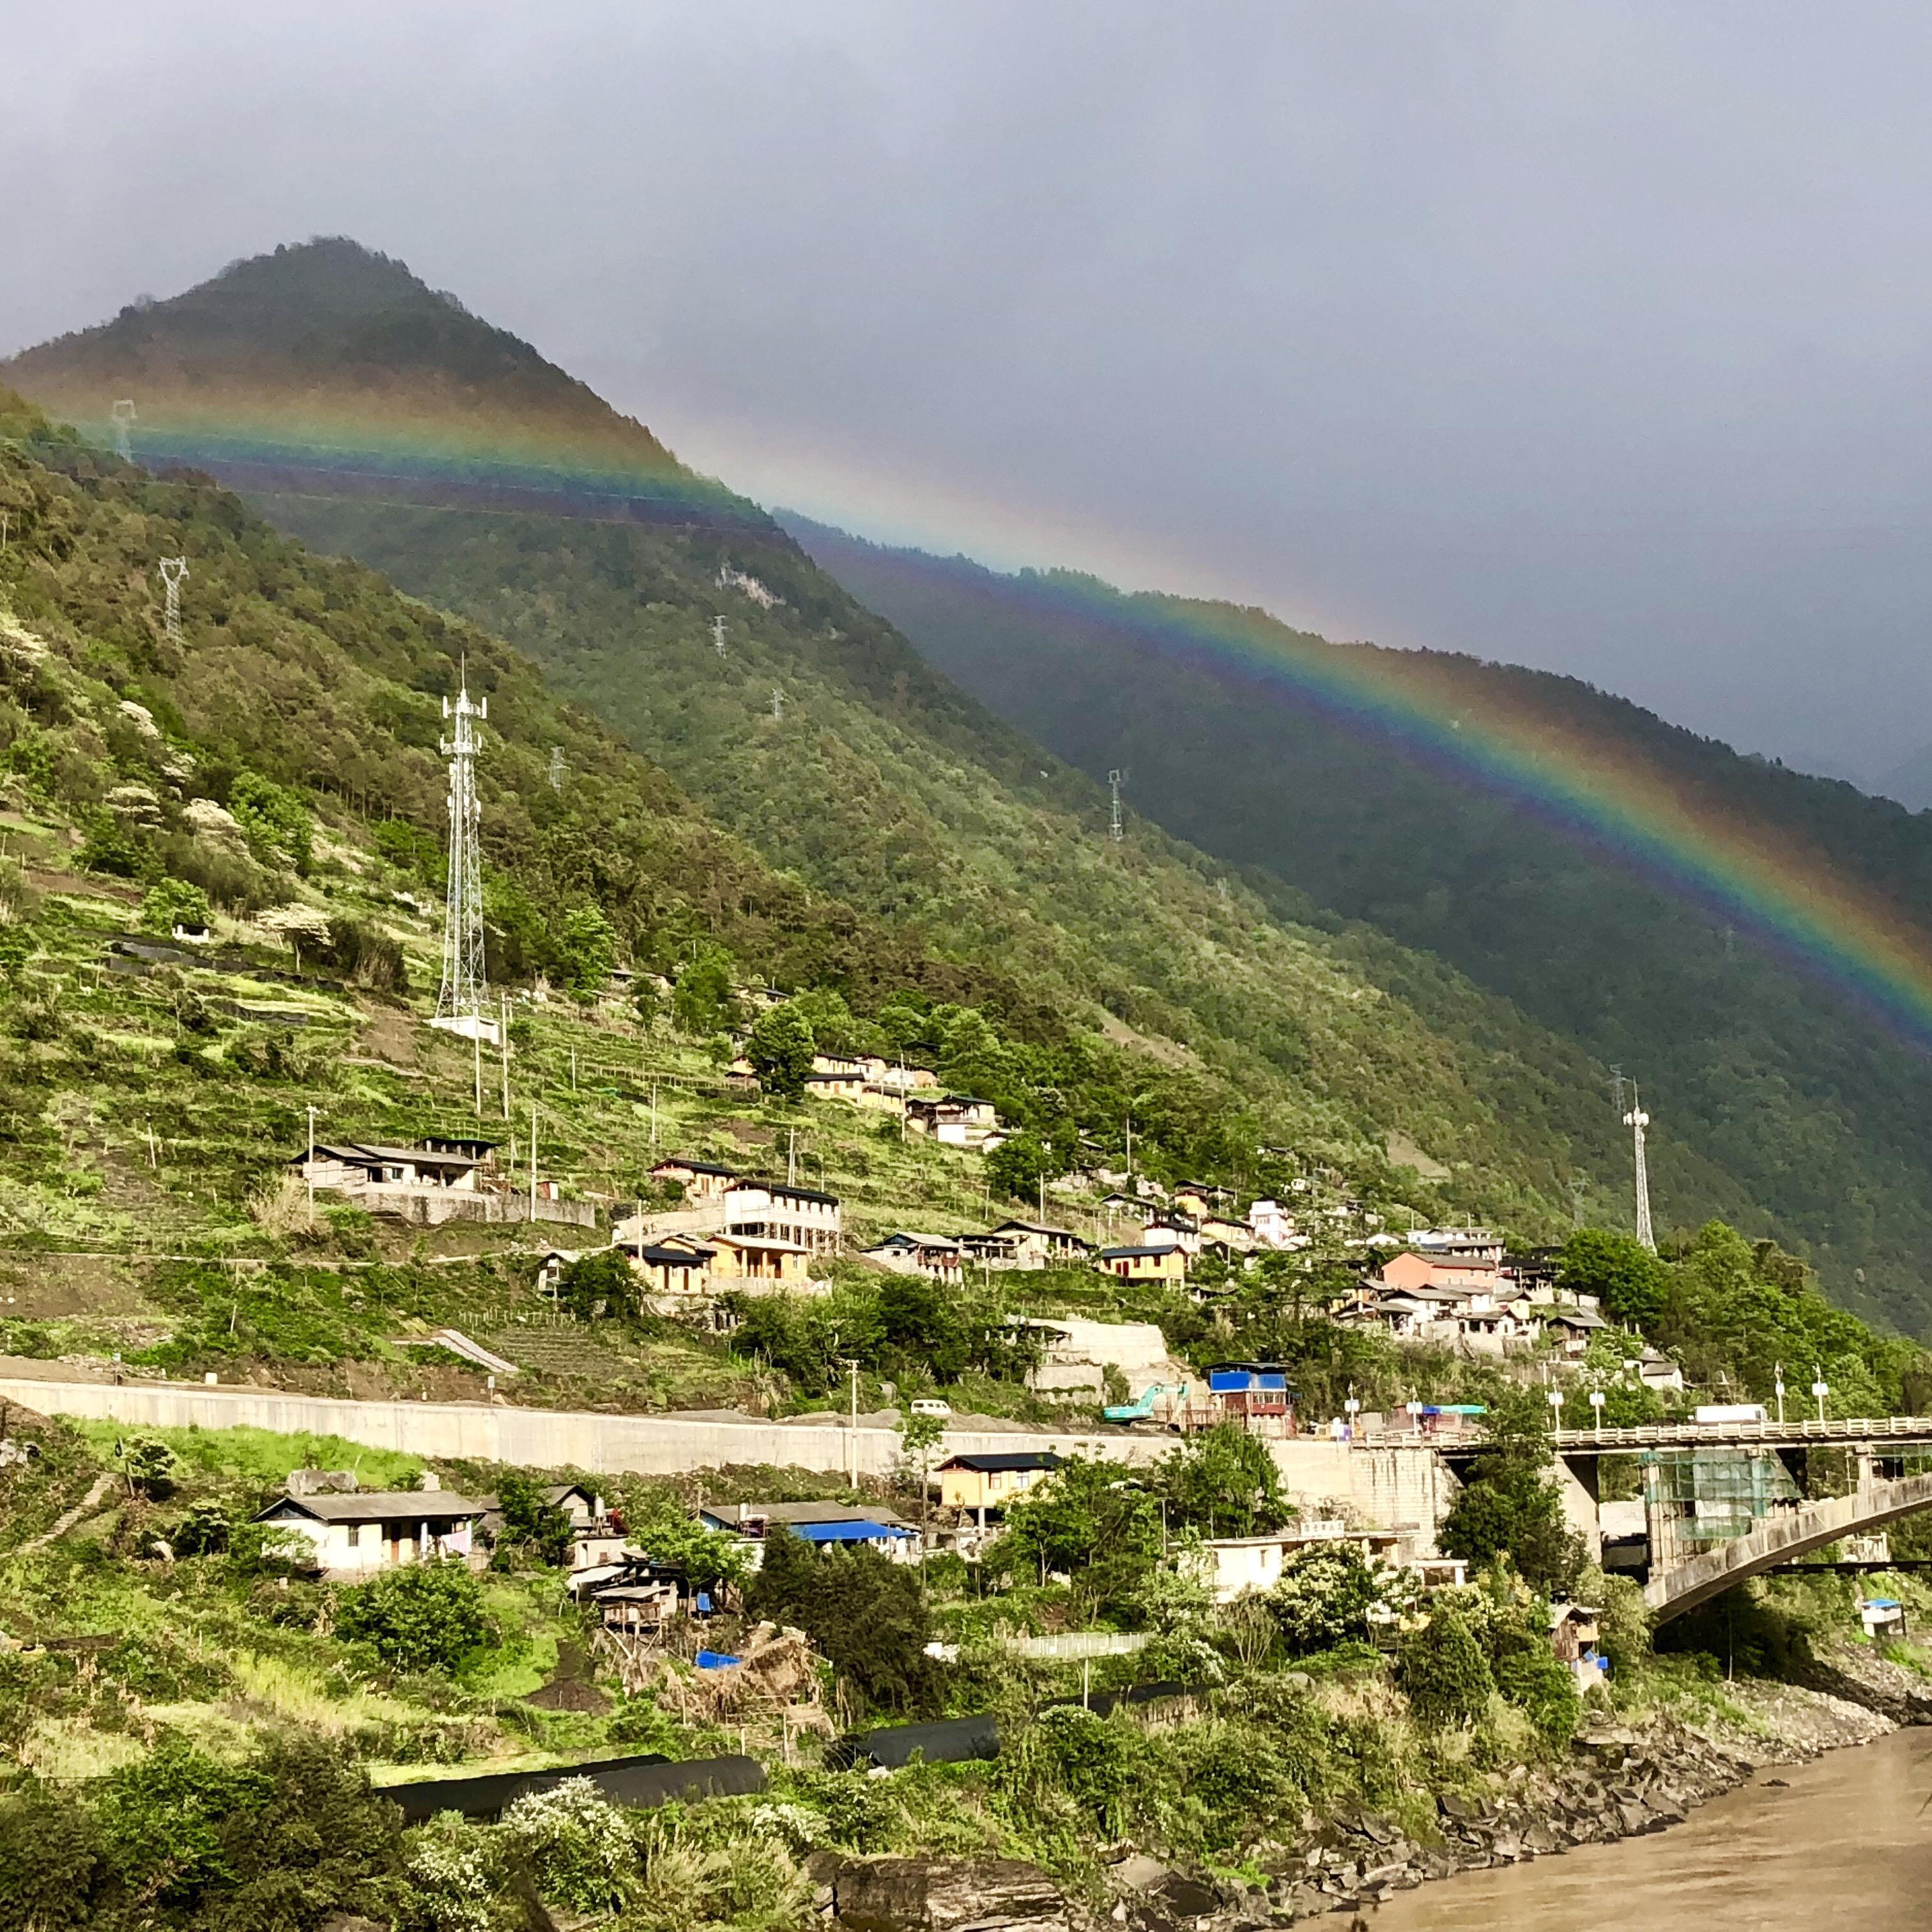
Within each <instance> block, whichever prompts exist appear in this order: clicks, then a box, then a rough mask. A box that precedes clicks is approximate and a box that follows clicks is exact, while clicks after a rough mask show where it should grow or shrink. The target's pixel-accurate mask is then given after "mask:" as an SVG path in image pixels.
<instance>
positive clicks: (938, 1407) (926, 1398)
mask: <svg viewBox="0 0 1932 1932" xmlns="http://www.w3.org/2000/svg"><path fill="white" fill-rule="evenodd" d="M912 1412H913V1415H936V1416H938V1417H939V1418H941V1421H944V1419H945V1418H947V1416H949V1415H951V1414H952V1413H953V1405H952V1404H951V1403H950V1402H941V1400H940V1399H939V1398H938V1397H937V1396H936V1395H920V1396H915V1397H913V1400H912Z"/></svg>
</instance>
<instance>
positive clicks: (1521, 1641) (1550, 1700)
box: [1490, 1616, 1583, 1744]
mask: <svg viewBox="0 0 1932 1932" xmlns="http://www.w3.org/2000/svg"><path fill="white" fill-rule="evenodd" d="M1540 1624H1541V1619H1538V1620H1537V1622H1531V1621H1530V1619H1529V1618H1527V1617H1521V1616H1512V1617H1499V1618H1497V1619H1496V1620H1495V1621H1494V1622H1493V1623H1492V1624H1491V1625H1490V1673H1491V1675H1492V1676H1493V1677H1494V1679H1495V1680H1496V1688H1497V1689H1498V1690H1499V1691H1501V1692H1502V1694H1503V1696H1504V1697H1505V1698H1506V1699H1507V1700H1508V1701H1509V1702H1510V1703H1512V1704H1514V1706H1516V1707H1517V1709H1518V1710H1520V1711H1521V1712H1523V1713H1524V1715H1526V1716H1527V1717H1528V1718H1529V1721H1530V1722H1531V1723H1532V1724H1534V1725H1535V1727H1536V1728H1537V1730H1538V1731H1539V1732H1541V1733H1542V1735H1543V1736H1544V1738H1545V1739H1547V1740H1548V1741H1549V1742H1551V1743H1553V1744H1560V1743H1562V1742H1563V1741H1564V1740H1565V1739H1567V1738H1568V1736H1570V1734H1571V1732H1573V1731H1574V1730H1575V1729H1576V1728H1577V1718H1579V1716H1580V1715H1582V1711H1583V1699H1582V1697H1581V1696H1580V1694H1579V1692H1578V1691H1577V1680H1576V1679H1575V1677H1574V1676H1572V1675H1571V1671H1570V1670H1569V1667H1568V1665H1566V1664H1564V1663H1563V1662H1562V1661H1561V1660H1560V1659H1559V1658H1558V1657H1557V1655H1556V1652H1555V1651H1554V1650H1553V1649H1552V1648H1551V1647H1550V1638H1549V1636H1548V1634H1547V1632H1546V1631H1544V1630H1543V1629H1542V1628H1540V1627H1539V1626H1540Z"/></svg>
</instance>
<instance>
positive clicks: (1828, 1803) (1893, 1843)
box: [1370, 1730, 1932, 1932]
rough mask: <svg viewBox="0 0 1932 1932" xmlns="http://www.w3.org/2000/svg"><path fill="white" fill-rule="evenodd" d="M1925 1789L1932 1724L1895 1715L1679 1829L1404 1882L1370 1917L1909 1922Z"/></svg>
mask: <svg viewBox="0 0 1932 1932" xmlns="http://www.w3.org/2000/svg"><path fill="white" fill-rule="evenodd" d="M1779 1778H1782V1779H1784V1780H1785V1781H1786V1782H1785V1784H1784V1785H1783V1786H1782V1787H1781V1786H1779V1785H1778V1784H1775V1783H1774V1782H1773V1781H1774V1780H1775V1779H1779ZM1928 1801H1932V1730H1905V1731H1898V1732H1895V1733H1893V1734H1892V1735H1891V1736H1889V1737H1886V1738H1881V1739H1879V1742H1877V1743H1876V1744H1872V1745H1861V1746H1858V1747H1856V1748H1853V1749H1851V1750H1848V1751H1832V1752H1830V1753H1829V1754H1827V1755H1826V1756H1825V1757H1821V1758H1817V1759H1815V1760H1813V1762H1812V1763H1810V1764H1802V1765H1794V1766H1787V1767H1784V1768H1783V1769H1778V1768H1774V1769H1771V1770H1769V1771H1764V1772H1760V1773H1759V1774H1758V1775H1757V1778H1755V1779H1754V1780H1753V1781H1752V1782H1751V1784H1748V1785H1744V1786H1741V1787H1739V1789H1738V1790H1736V1791H1733V1792H1727V1793H1726V1794H1725V1795H1724V1796H1723V1797H1721V1798H1716V1799H1712V1801H1711V1802H1710V1803H1709V1804H1708V1805H1704V1806H1703V1807H1702V1808H1700V1809H1699V1810H1697V1811H1694V1812H1693V1813H1692V1814H1691V1816H1690V1817H1689V1818H1688V1820H1686V1821H1685V1823H1683V1824H1682V1825H1679V1826H1673V1828H1672V1829H1670V1830H1669V1831H1667V1832H1657V1833H1654V1834H1652V1835H1649V1836H1647V1837H1644V1838H1625V1839H1624V1840H1622V1841H1620V1842H1619V1843H1616V1844H1610V1845H1585V1846H1581V1847H1580V1849H1577V1850H1575V1851H1571V1852H1565V1853H1563V1854H1562V1855H1561V1856H1559V1857H1556V1858H1537V1859H1535V1860H1532V1861H1531V1862H1529V1864H1520V1865H1504V1866H1500V1867H1496V1869H1494V1870H1489V1871H1479V1872H1465V1873H1461V1874H1460V1876H1457V1877H1455V1878H1451V1879H1442V1880H1440V1881H1439V1882H1437V1883H1436V1884H1433V1885H1424V1886H1421V1888H1419V1889H1418V1890H1416V1891H1409V1892H1404V1893H1403V1894H1400V1896H1399V1897H1396V1898H1394V1899H1391V1900H1390V1901H1389V1903H1388V1904H1387V1905H1385V1906H1383V1907H1382V1909H1381V1910H1380V1911H1379V1912H1373V1913H1372V1914H1370V1924H1372V1925H1373V1927H1374V1932H1652V1928H1653V1927H1655V1928H1658V1932H1663V1928H1665V1927H1668V1928H1670V1932H1801V1928H1802V1932H1818V1928H1820V1927H1827V1926H1837V1925H1843V1926H1853V1925H1855V1926H1857V1927H1859V1928H1860V1932H1891V1928H1896V1932H1907V1929H1908V1928H1909V1927H1913V1926H1922V1925H1927V1924H1932V1802H1928Z"/></svg>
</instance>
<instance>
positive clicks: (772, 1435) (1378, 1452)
mask: <svg viewBox="0 0 1932 1932" xmlns="http://www.w3.org/2000/svg"><path fill="white" fill-rule="evenodd" d="M13 1367H14V1369H15V1370H16V1373H12V1374H9V1375H5V1376H0V1401H7V1402H17V1403H22V1404H23V1405H24V1406H26V1407H27V1408H28V1409H37V1410H39V1411H40V1412H41V1413H42V1414H43V1415H71V1416H77V1417H81V1418H87V1419H90V1420H100V1419H106V1420H108V1421H115V1422H124V1423H127V1424H130V1425H132V1426H133V1427H136V1428H142V1427H145V1428H150V1429H185V1428H190V1427H195V1428H201V1429H235V1428H241V1427H247V1428H252V1429H266V1430H272V1431H273V1432H275V1433H276V1434H278V1435H302V1434H307V1435H314V1436H341V1438H342V1439H344V1441H345V1442H359V1443H362V1444H365V1445H367V1446H368V1448H372V1449H394V1450H400V1451H403V1452H404V1453H405V1454H409V1455H413V1456H427V1457H459V1456H460V1457H475V1458H476V1459H478V1460H481V1461H485V1462H494V1463H517V1464H521V1465H523V1466H526V1467H529V1468H533V1469H559V1468H563V1467H565V1466H568V1467H571V1468H574V1469H585V1470H589V1471H592V1472H596V1473H599V1474H609V1475H618V1474H621V1473H622V1472H627V1471H628V1472H635V1473H637V1474H638V1475H652V1476H661V1475H679V1474H681V1473H682V1472H685V1471H686V1470H690V1469H717V1468H718V1467H720V1466H722V1465H724V1464H726V1463H772V1464H775V1465H776V1466H778V1467H780V1468H787V1469H811V1470H815V1471H817V1472H821V1473H823V1474H825V1475H836V1474H838V1473H839V1472H841V1471H844V1470H847V1469H850V1468H851V1466H852V1461H851V1458H852V1457H853V1451H854V1438H855V1436H856V1454H857V1466H858V1469H859V1472H860V1473H861V1474H862V1475H870V1476H883V1475H889V1474H890V1473H892V1471H894V1470H895V1469H897V1468H898V1465H899V1463H900V1461H901V1454H900V1446H899V1434H898V1430H896V1429H893V1428H889V1427H883V1426H882V1425H880V1424H876V1423H868V1422H867V1421H865V1420H864V1419H863V1418H862V1419H861V1421H860V1422H859V1427H858V1428H857V1430H853V1429H852V1428H851V1427H850V1426H849V1425H848V1424H846V1423H845V1422H844V1421H838V1420H834V1419H831V1418H827V1419H826V1420H825V1421H816V1420H814V1421H797V1422H782V1423H781V1422H766V1421H756V1420H752V1419H747V1420H745V1421H731V1420H730V1419H729V1418H726V1417H724V1416H721V1415H714V1414H706V1415H598V1414H595V1413H592V1412H586V1411H584V1410H580V1409H519V1408H516V1407H514V1406H511V1405H510V1404H508V1403H498V1404H496V1405H495V1406H485V1405H484V1404H483V1403H455V1402H357V1401H354V1400H350V1398H348V1397H331V1396H311V1395H292V1394H287V1393H285V1392H284V1391H281V1390H279V1389H267V1388H253V1387H250V1386H246V1385H244V1386H240V1387H236V1386H232V1385H231V1386H227V1387H223V1386H220V1385H217V1386H214V1387H210V1386H208V1385H205V1384H203V1383H200V1382H122V1383H121V1384H120V1385H118V1386H117V1385H115V1384H114V1383H113V1382H108V1381H71V1380H67V1379H62V1378H61V1377H59V1376H54V1375H42V1376H35V1375H34V1374H33V1373H31V1370H30V1369H29V1367H28V1364H25V1363H20V1362H17V1363H15V1364H13ZM1177 1442H1178V1438H1177V1437H1175V1436H1169V1435H1166V1434H1162V1435H1158V1436H1156V1435H1145V1436H1143V1435H1137V1434H1131V1433H1127V1432H1126V1431H1124V1430H1111V1431H1109V1432H1108V1433H1106V1434H1104V1435H1083V1434H1081V1433H1078V1432H1077V1431H1067V1432H1064V1433H1054V1432H1052V1431H1048V1432H1043V1433H1035V1432H1033V1431H1030V1430H991V1429H980V1430H974V1429H949V1430H947V1433H946V1438H945V1443H944V1450H943V1451H942V1457H943V1456H945V1455H970V1454H992V1455H997V1454H1002V1453H1004V1452H1007V1451H1015V1450H1031V1449H1050V1450H1052V1451H1055V1452H1056V1453H1058V1454H1061V1455H1063V1456H1071V1455H1080V1456H1088V1457H1096V1458H1099V1459H1102V1460H1108V1461H1112V1462H1116V1463H1128V1464H1143V1465H1144V1464H1146V1463H1153V1462H1156V1461H1158V1460H1160V1458H1161V1457H1163V1456H1165V1455H1166V1454H1169V1451H1171V1450H1172V1449H1173V1448H1175V1445H1176V1443H1177ZM1268 1447H1269V1448H1270V1450H1271V1452H1272V1454H1274V1459H1275V1462H1276V1464H1277V1466H1278V1467H1279V1468H1280V1471H1281V1472H1282V1480H1283V1484H1284V1485H1285V1487H1286V1488H1287V1490H1288V1491H1289V1494H1290V1495H1291V1496H1293V1498H1294V1499H1295V1501H1296V1502H1298V1504H1299V1505H1301V1509H1302V1511H1303V1514H1304V1515H1310V1516H1322V1515H1328V1514H1333V1513H1334V1510H1333V1507H1332V1506H1333V1505H1341V1506H1343V1507H1344V1508H1347V1509H1348V1510H1349V1511H1351V1512H1352V1514H1353V1515H1354V1516H1355V1518H1356V1519H1357V1520H1358V1521H1360V1522H1361V1523H1365V1524H1368V1525H1371V1526H1374V1527H1376V1528H1378V1529H1402V1530H1406V1531H1408V1532H1410V1533H1411V1534H1412V1535H1413V1537H1414V1538H1415V1551H1416V1553H1418V1555H1427V1554H1429V1553H1433V1550H1434V1549H1435V1535H1436V1523H1438V1522H1439V1520H1440V1518H1441V1514H1442V1509H1443V1508H1445V1507H1446V1506H1447V1501H1448V1496H1450V1495H1451V1494H1453V1493H1454V1488H1455V1478H1454V1477H1453V1476H1452V1475H1450V1474H1449V1472H1448V1470H1447V1469H1446V1468H1445V1466H1443V1465H1442V1463H1441V1462H1440V1461H1439V1460H1438V1459H1437V1457H1436V1456H1435V1455H1434V1454H1433V1453H1432V1452H1431V1451H1428V1450H1426V1449H1376V1448H1364V1447H1362V1446H1361V1445H1353V1446H1352V1445H1349V1444H1346V1443H1340V1442H1329V1441H1328V1440H1327V1439H1325V1438H1322V1437H1307V1438H1304V1439H1286V1440H1282V1441H1276V1442H1270V1444H1269V1445H1268ZM942 1457H936V1458H935V1461H938V1460H942Z"/></svg>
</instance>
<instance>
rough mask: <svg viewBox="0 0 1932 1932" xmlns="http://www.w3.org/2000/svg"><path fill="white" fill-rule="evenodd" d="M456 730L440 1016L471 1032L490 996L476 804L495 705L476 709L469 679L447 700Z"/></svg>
mask: <svg viewBox="0 0 1932 1932" xmlns="http://www.w3.org/2000/svg"><path fill="white" fill-rule="evenodd" d="M488 715H490V700H488V699H487V697H486V698H484V699H483V700H481V702H480V703H471V702H470V697H469V679H468V678H467V676H465V678H464V679H463V683H462V685H461V686H460V688H459V689H458V692H457V694H456V700H455V703H453V704H452V703H451V701H450V700H449V699H448V698H445V699H444V700H443V716H444V717H445V718H448V719H449V721H450V722H451V725H452V730H451V733H450V736H448V737H447V738H445V739H443V740H442V745H441V748H442V751H443V756H444V757H446V758H447V759H448V760H449V884H448V887H447V889H446V892H445V894H444V898H443V984H442V986H441V987H440V989H438V991H437V996H436V1016H437V1019H439V1020H443V1021H452V1022H457V1023H458V1025H460V1026H461V1028H462V1029H463V1031H471V1030H472V1029H474V1028H478V1027H480V1026H481V1024H482V1016H483V1006H484V998H485V995H487V992H488V986H487V981H486V980H485V977H484V971H483V856H482V840H481V820H480V814H479V813H478V808H477V803H476V754H477V753H478V751H480V750H481V748H482V742H481V738H480V736H479V735H478V731H477V729H476V727H477V726H478V724H481V722H482V721H483V720H484V718H487V716H488Z"/></svg>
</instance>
